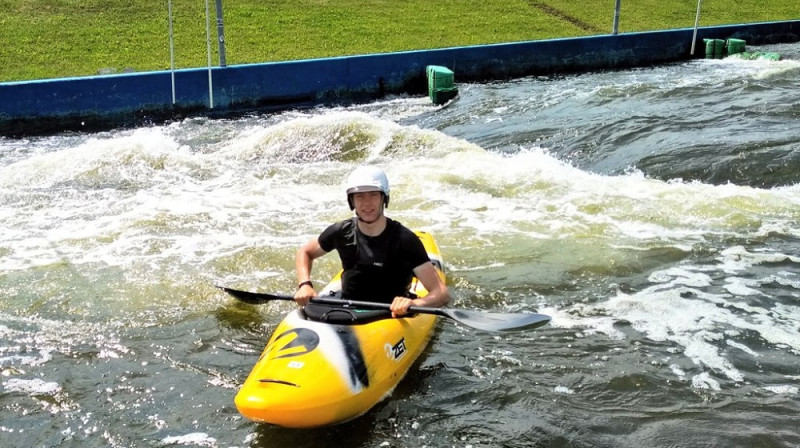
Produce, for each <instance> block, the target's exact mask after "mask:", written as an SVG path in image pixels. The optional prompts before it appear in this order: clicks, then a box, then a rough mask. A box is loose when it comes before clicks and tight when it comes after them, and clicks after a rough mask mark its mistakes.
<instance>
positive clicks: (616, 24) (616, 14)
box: [612, 0, 622, 35]
mask: <svg viewBox="0 0 800 448" xmlns="http://www.w3.org/2000/svg"><path fill="white" fill-rule="evenodd" d="M620 3H622V0H617V1H616V4H615V5H614V30H613V32H612V34H614V35H616V34H617V33H619V6H620Z"/></svg>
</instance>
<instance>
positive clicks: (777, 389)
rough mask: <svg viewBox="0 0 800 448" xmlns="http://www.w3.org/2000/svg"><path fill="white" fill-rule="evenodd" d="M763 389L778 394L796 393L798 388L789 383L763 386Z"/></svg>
mask: <svg viewBox="0 0 800 448" xmlns="http://www.w3.org/2000/svg"><path fill="white" fill-rule="evenodd" d="M764 389H765V390H768V391H770V392H772V393H775V394H780V395H797V393H798V390H800V389H799V388H798V387H797V386H790V385H779V386H765V387H764Z"/></svg>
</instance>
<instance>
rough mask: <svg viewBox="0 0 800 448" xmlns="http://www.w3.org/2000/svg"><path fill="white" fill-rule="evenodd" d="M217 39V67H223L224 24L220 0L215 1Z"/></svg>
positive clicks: (224, 62)
mask: <svg viewBox="0 0 800 448" xmlns="http://www.w3.org/2000/svg"><path fill="white" fill-rule="evenodd" d="M217 39H218V44H219V66H220V67H225V66H226V65H227V62H226V61H225V23H224V22H223V20H222V0H217Z"/></svg>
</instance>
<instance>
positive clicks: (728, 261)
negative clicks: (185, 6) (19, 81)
mask: <svg viewBox="0 0 800 448" xmlns="http://www.w3.org/2000/svg"><path fill="white" fill-rule="evenodd" d="M759 50H765V51H777V52H779V53H781V54H782V55H783V56H784V59H783V60H782V61H777V62H775V61H766V60H755V61H744V60H731V59H726V60H696V61H691V62H686V63H680V64H671V65H664V66H658V67H652V68H641V69H635V70H625V71H607V72H597V73H585V74H576V75H563V76H549V77H530V78H524V79H517V80H512V81H508V82H497V83H489V84H462V85H460V90H461V95H460V97H459V98H458V99H457V100H456V101H455V102H453V103H452V104H450V105H449V106H446V107H444V108H437V107H434V106H432V105H430V103H429V101H428V100H427V99H426V98H421V97H414V98H405V97H403V98H391V99H387V100H385V101H380V102H376V103H372V104H369V105H360V106H353V107H346V108H344V107H342V108H320V109H314V110H302V111H290V112H286V113H282V114H273V115H254V116H247V117H242V118H238V119H231V120H209V119H201V118H197V119H187V120H185V121H180V122H174V123H169V124H165V125H158V126H149V127H142V128H137V129H126V130H116V131H110V132H102V133H93V134H81V133H68V134H60V135H54V136H47V137H37V138H30V139H16V140H14V139H0V229H1V231H2V233H1V234H0V294H2V297H0V368H2V376H0V440H2V442H0V445H2V446H3V447H25V448H27V447H81V448H84V447H86V448H89V447H160V446H194V447H293V448H301V447H421V446H427V447H462V448H478V447H614V448H619V447H631V448H639V447H734V446H735V447H798V446H800V434H798V422H800V417H798V415H800V396H799V394H798V389H799V388H800V222H799V221H800V45H798V44H791V45H776V46H769V47H763V48H760V49H759ZM457 75H458V73H456V76H457ZM361 164H374V165H378V166H381V167H383V168H385V169H386V171H387V173H388V176H389V178H390V181H391V182H392V188H393V190H392V201H391V206H390V208H389V209H388V214H389V216H391V217H392V218H394V219H397V220H399V221H401V222H403V223H404V224H406V225H408V226H409V227H412V228H415V229H420V230H425V231H428V232H431V233H433V235H434V236H435V238H436V239H437V241H438V243H439V245H440V247H441V249H442V252H443V255H444V259H445V267H446V269H447V272H448V284H449V286H450V288H451V291H452V293H453V296H454V301H453V303H452V306H454V307H459V308H468V309H478V310H488V311H496V312H540V313H546V314H549V315H551V316H552V318H553V320H552V322H551V324H550V325H548V326H546V327H543V328H540V329H538V330H535V331H531V332H525V333H512V334H493V333H485V332H480V331H477V330H472V329H470V328H467V327H464V326H460V325H458V324H455V323H454V322H452V321H445V320H440V322H439V324H438V325H437V330H436V333H435V335H434V337H433V339H432V340H431V343H430V345H429V347H428V350H427V351H426V353H425V354H424V355H423V357H422V358H421V359H420V360H419V362H418V363H417V365H416V366H415V367H414V368H413V369H412V371H411V372H410V373H409V375H408V376H407V377H406V378H405V380H404V381H403V382H402V383H401V384H400V386H399V387H398V388H397V389H396V390H395V391H394V393H393V394H392V395H391V396H389V397H388V398H387V399H386V400H384V401H383V402H381V403H380V404H379V405H378V406H376V407H375V408H374V409H373V410H372V411H371V412H369V413H368V414H366V415H365V416H363V417H361V418H358V419H356V420H354V421H351V422H349V423H345V424H342V425H339V426H335V427H330V428H321V429H313V430H287V429H282V428H278V427H274V426H270V425H262V424H256V423H253V422H250V421H248V420H246V419H243V418H242V417H240V415H239V414H238V413H237V411H236V409H235V407H234V405H233V397H234V395H235V393H236V391H237V388H238V386H239V385H240V384H241V383H242V382H243V381H244V379H245V377H246V376H247V374H248V372H249V370H250V368H251V367H252V366H253V364H254V363H255V361H256V359H257V357H258V355H259V353H260V352H261V350H262V349H263V347H264V345H265V343H266V340H267V338H268V336H269V334H270V333H271V331H272V330H273V329H274V328H275V326H276V325H277V323H278V322H279V321H280V320H281V318H282V317H283V315H284V314H285V313H287V312H289V311H290V310H291V309H293V307H294V304H292V303H286V302H281V303H274V304H270V305H265V306H261V307H254V306H249V305H244V304H241V303H238V302H237V301H236V300H234V299H232V298H230V297H228V296H226V295H225V294H223V293H221V292H220V291H219V290H218V289H216V288H215V286H214V285H216V284H224V285H228V286H232V287H237V288H240V289H249V290H254V291H262V292H277V293H291V292H292V291H293V290H294V287H295V277H294V274H293V256H294V252H295V250H296V248H297V247H298V246H299V245H300V244H302V243H304V242H305V241H306V240H307V239H309V238H310V237H312V236H314V235H316V234H318V232H320V231H321V230H322V229H323V228H324V227H325V226H326V225H327V224H328V223H331V222H333V221H335V220H340V219H344V218H346V217H348V216H349V211H348V208H347V205H346V201H345V195H344V192H343V190H342V180H343V179H344V177H345V176H346V175H347V174H348V173H349V172H350V171H352V170H353V169H354V168H355V167H356V166H358V165H361ZM337 263H338V260H337V257H335V256H333V255H330V256H328V257H325V258H323V259H321V260H320V261H319V262H318V263H317V264H316V265H315V271H314V280H315V281H316V283H317V284H323V283H325V281H326V280H327V279H328V278H329V277H330V276H331V275H333V274H334V273H335V270H336V269H337Z"/></svg>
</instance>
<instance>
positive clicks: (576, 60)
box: [0, 21, 800, 136]
mask: <svg viewBox="0 0 800 448" xmlns="http://www.w3.org/2000/svg"><path fill="white" fill-rule="evenodd" d="M692 34H693V30H692V29H689V28H685V29H676V30H665V31H654V32H647V33H626V34H617V35H602V36H590V37H580V38H569V39H550V40H542V41H528V42H515V43H506V44H494V45H480V46H469V47H454V48H442V49H435V50H422V51H407V52H398V53H384V54H371V55H361V56H347V57H336V58H325V59H312V60H302V61H289V62H275V63H264V64H247V65H236V66H228V67H214V68H212V69H211V75H212V84H213V98H214V108H213V109H211V108H210V98H209V87H208V69H207V68H196V69H185V70H177V71H175V73H174V75H175V86H176V89H175V90H176V92H175V93H176V102H175V104H174V105H173V104H172V87H171V86H172V81H171V72H169V71H155V72H143V73H122V74H114V75H105V76H87V77H78V78H60V79H49V80H36V81H25V82H6V83H0V135H10V136H17V135H26V134H35V133H49V132H57V131H61V130H98V129H104V128H111V127H118V126H131V125H139V124H142V123H147V122H155V121H162V120H168V119H172V118H178V117H183V116H187V115H199V114H208V115H214V116H219V115H225V114H234V113H242V112H245V111H252V110H274V109H287V108H296V107H305V106H309V105H314V104H333V103H342V102H353V101H368V100H372V99H376V98H379V97H380V96H382V95H385V94H387V93H410V94H420V95H423V94H425V92H426V91H427V85H426V78H425V67H427V66H428V65H441V66H445V67H448V68H450V69H451V70H453V71H454V72H455V76H456V80H457V81H461V82H463V81H470V82H483V81H490V80H496V79H510V78H516V77H521V76H529V75H541V74H550V73H565V72H576V71H587V70H604V69H618V68H627V67H636V66H646V65H653V64H660V63H667V62H673V61H678V60H685V59H690V58H692V57H703V55H704V51H703V50H702V49H700V50H697V49H696V50H695V53H696V54H695V55H694V56H692V55H690V54H689V51H690V48H691V40H692ZM798 36H800V21H787V22H770V23H755V24H743V25H727V26H719V27H706V28H700V29H699V30H698V35H697V41H698V42H700V43H702V42H703V39H704V38H715V39H727V38H737V39H743V40H745V41H746V42H747V43H748V44H749V45H760V44H765V43H778V42H792V41H797V40H799V39H800V37H798ZM698 47H701V45H699V46H698Z"/></svg>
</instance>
